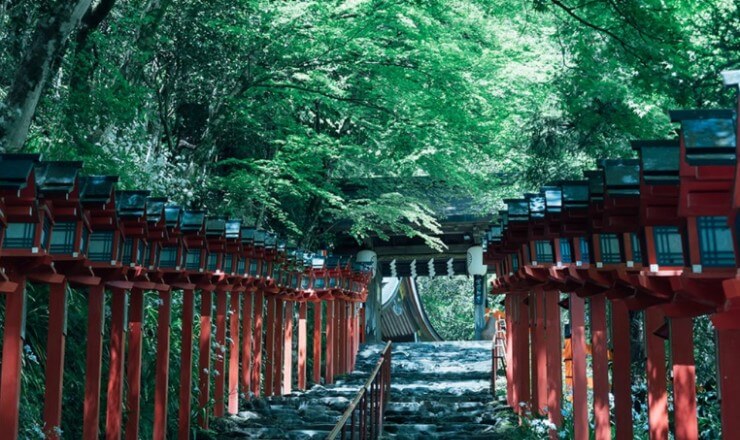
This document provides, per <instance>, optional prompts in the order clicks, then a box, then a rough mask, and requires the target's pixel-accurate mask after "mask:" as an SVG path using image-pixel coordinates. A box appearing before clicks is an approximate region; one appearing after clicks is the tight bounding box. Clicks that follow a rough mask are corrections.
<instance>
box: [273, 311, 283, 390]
mask: <svg viewBox="0 0 740 440" xmlns="http://www.w3.org/2000/svg"><path fill="white" fill-rule="evenodd" d="M284 322H285V301H283V300H282V299H280V298H277V297H276V298H275V329H274V332H273V334H272V337H273V338H274V340H273V346H272V348H273V356H274V357H273V359H272V392H273V394H275V395H278V396H279V395H281V394H282V391H283V340H282V339H283V335H284V333H283V332H284V328H283V323H284Z"/></svg>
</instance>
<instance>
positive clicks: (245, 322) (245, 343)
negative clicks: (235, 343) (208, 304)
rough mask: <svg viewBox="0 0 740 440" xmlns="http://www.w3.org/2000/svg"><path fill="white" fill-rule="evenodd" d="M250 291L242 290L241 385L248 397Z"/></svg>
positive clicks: (251, 304)
mask: <svg viewBox="0 0 740 440" xmlns="http://www.w3.org/2000/svg"><path fill="white" fill-rule="evenodd" d="M253 298H254V295H253V294H252V292H244V295H243V299H242V301H243V302H242V316H243V318H242V338H243V340H242V387H243V388H244V393H245V394H247V398H249V393H250V392H252V386H251V383H252V350H253V348H252V345H253V342H252V310H253Z"/></svg>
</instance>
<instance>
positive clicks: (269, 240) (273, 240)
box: [265, 232, 278, 250]
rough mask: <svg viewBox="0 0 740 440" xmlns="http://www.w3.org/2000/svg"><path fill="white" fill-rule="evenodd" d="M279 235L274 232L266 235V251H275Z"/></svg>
mask: <svg viewBox="0 0 740 440" xmlns="http://www.w3.org/2000/svg"><path fill="white" fill-rule="evenodd" d="M277 240H278V238H277V235H276V234H275V233H272V232H267V233H266V234H265V249H269V250H274V249H276V248H277Z"/></svg>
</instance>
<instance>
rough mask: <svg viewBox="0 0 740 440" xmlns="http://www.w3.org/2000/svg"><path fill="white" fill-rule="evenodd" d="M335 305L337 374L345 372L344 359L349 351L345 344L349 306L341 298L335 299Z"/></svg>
mask: <svg viewBox="0 0 740 440" xmlns="http://www.w3.org/2000/svg"><path fill="white" fill-rule="evenodd" d="M334 307H335V308H336V310H335V312H334V314H335V316H336V319H337V322H336V327H334V328H335V329H336V330H335V332H334V334H335V335H336V345H335V346H334V347H335V352H336V363H335V364H334V366H335V372H336V374H344V367H345V362H344V359H345V356H346V351H347V346H346V345H345V344H344V339H345V336H346V321H347V320H346V317H345V315H346V312H347V308H346V307H345V302H344V301H341V300H335V301H334Z"/></svg>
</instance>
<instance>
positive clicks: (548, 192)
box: [541, 185, 563, 214]
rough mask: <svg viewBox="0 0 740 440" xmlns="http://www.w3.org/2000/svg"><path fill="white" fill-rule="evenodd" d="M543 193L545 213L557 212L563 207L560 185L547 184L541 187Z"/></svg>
mask: <svg viewBox="0 0 740 440" xmlns="http://www.w3.org/2000/svg"><path fill="white" fill-rule="evenodd" d="M541 191H542V193H543V194H544V195H545V210H546V211H547V214H559V213H560V212H561V211H562V208H563V189H562V187H560V186H556V185H548V186H543V187H542V189H541Z"/></svg>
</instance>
